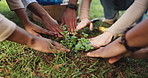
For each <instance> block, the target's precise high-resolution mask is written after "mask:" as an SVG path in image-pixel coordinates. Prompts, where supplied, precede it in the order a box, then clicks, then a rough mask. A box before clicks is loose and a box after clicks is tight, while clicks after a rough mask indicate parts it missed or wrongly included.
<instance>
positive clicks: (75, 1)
mask: <svg viewBox="0 0 148 78" xmlns="http://www.w3.org/2000/svg"><path fill="white" fill-rule="evenodd" d="M77 2H78V0H69V2H68V4H70V3H71V4H77Z"/></svg>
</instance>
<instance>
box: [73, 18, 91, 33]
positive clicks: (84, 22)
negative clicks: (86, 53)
mask: <svg viewBox="0 0 148 78" xmlns="http://www.w3.org/2000/svg"><path fill="white" fill-rule="evenodd" d="M87 25H88V26H89V29H90V30H91V31H92V28H93V24H92V22H91V21H90V20H89V19H87V18H86V19H82V20H81V22H80V23H79V24H78V26H77V27H76V29H77V30H80V29H82V28H84V27H86V26H87Z"/></svg>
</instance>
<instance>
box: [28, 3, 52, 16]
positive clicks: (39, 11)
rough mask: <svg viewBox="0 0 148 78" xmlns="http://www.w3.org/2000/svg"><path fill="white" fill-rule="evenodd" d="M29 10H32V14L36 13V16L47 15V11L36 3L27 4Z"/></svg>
mask: <svg viewBox="0 0 148 78" xmlns="http://www.w3.org/2000/svg"><path fill="white" fill-rule="evenodd" d="M27 8H28V9H29V10H30V11H31V12H33V13H34V14H36V15H37V16H38V17H40V18H41V19H44V18H45V17H48V15H49V14H48V13H47V12H46V11H45V9H44V8H42V7H41V6H40V5H39V4H38V3H36V2H33V3H31V4H29V5H28V7H27Z"/></svg>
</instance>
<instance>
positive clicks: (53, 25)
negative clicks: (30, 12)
mask: <svg viewBox="0 0 148 78" xmlns="http://www.w3.org/2000/svg"><path fill="white" fill-rule="evenodd" d="M42 21H43V24H44V25H45V27H46V28H47V29H48V30H50V31H53V32H56V33H57V36H58V37H62V35H61V34H62V33H61V32H62V31H64V30H63V29H62V28H61V27H60V25H59V24H58V22H57V21H56V20H54V19H53V18H52V17H51V16H49V15H48V16H46V17H44V18H43V19H42Z"/></svg>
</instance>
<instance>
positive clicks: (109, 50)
mask: <svg viewBox="0 0 148 78" xmlns="http://www.w3.org/2000/svg"><path fill="white" fill-rule="evenodd" d="M120 41H121V38H119V39H117V40H115V41H114V42H112V43H110V44H108V45H107V46H105V47H101V48H100V49H97V50H95V51H92V52H88V53H87V54H86V56H89V57H102V58H111V59H110V60H109V63H114V62H115V61H116V60H119V59H120V58H121V55H125V54H129V53H126V52H127V50H126V48H125V47H124V45H122V44H120V43H119V42H120ZM112 57H114V58H112Z"/></svg>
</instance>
